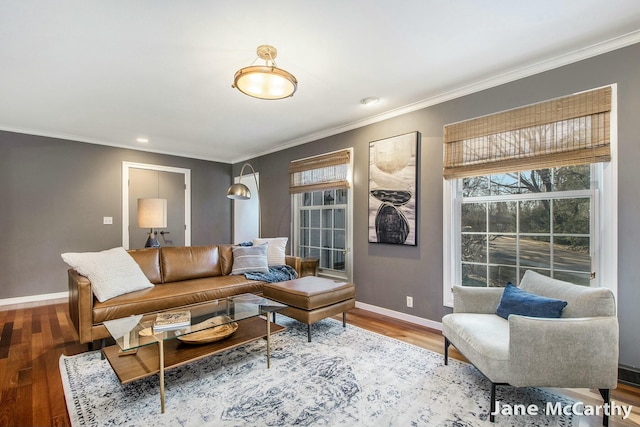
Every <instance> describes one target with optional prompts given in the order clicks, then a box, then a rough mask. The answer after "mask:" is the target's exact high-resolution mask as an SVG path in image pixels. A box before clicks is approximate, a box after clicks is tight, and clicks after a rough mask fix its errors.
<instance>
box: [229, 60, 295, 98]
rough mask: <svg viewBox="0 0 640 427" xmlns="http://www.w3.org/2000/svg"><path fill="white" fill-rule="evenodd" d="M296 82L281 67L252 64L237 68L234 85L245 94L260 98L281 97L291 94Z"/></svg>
mask: <svg viewBox="0 0 640 427" xmlns="http://www.w3.org/2000/svg"><path fill="white" fill-rule="evenodd" d="M297 86H298V82H297V80H296V78H295V77H293V75H291V74H290V73H288V72H286V71H285V70H283V69H280V68H276V67H270V66H259V65H256V66H252V67H245V68H243V69H241V70H239V71H238V72H237V73H236V75H235V79H234V87H235V88H237V89H238V90H239V91H240V92H242V93H244V94H245V95H249V96H252V97H254V98H260V99H282V98H288V97H290V96H293V94H294V93H295V91H296V88H297Z"/></svg>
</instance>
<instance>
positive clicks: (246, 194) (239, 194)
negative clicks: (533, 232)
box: [227, 163, 262, 237]
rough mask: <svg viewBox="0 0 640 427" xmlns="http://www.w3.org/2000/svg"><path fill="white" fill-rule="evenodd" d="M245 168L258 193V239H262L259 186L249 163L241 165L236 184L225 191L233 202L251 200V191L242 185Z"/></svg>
mask: <svg viewBox="0 0 640 427" xmlns="http://www.w3.org/2000/svg"><path fill="white" fill-rule="evenodd" d="M246 167H248V168H249V169H251V175H253V180H254V181H255V183H256V192H257V193H258V194H256V196H257V198H258V237H262V217H261V215H260V185H259V184H258V178H257V177H256V171H255V169H253V166H251V165H250V164H249V163H245V164H243V165H242V169H240V178H238V182H236V183H234V184H231V186H230V187H229V189H228V190H227V197H228V198H230V199H233V200H249V199H250V198H251V190H249V187H247V186H246V185H244V184H243V183H242V176H243V175H244V169H245V168H246Z"/></svg>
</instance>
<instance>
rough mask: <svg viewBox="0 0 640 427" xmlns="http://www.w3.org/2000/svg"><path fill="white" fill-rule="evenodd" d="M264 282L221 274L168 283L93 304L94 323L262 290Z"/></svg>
mask: <svg viewBox="0 0 640 427" xmlns="http://www.w3.org/2000/svg"><path fill="white" fill-rule="evenodd" d="M263 285H264V282H258V281H255V280H247V279H246V278H245V277H244V276H217V277H205V278H201V279H192V280H184V281H181V282H173V283H165V284H163V285H159V286H154V287H153V288H150V289H145V290H141V291H137V292H132V293H130V294H126V295H121V296H118V297H115V298H112V299H110V300H108V301H105V302H104V303H100V302H96V303H95V304H94V306H93V323H94V324H99V323H102V322H104V321H105V320H112V319H119V318H122V317H127V316H131V315H135V314H148V313H154V312H158V311H161V310H167V309H173V308H178V307H184V306H189V305H192V304H200V303H203V302H208V301H214V300H216V299H220V298H226V297H228V296H231V295H238V294H242V293H260V292H262V286H263Z"/></svg>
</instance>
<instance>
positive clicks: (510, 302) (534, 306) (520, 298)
mask: <svg viewBox="0 0 640 427" xmlns="http://www.w3.org/2000/svg"><path fill="white" fill-rule="evenodd" d="M566 305H567V302H566V301H562V300H558V299H553V298H547V297H543V296H540V295H536V294H532V293H529V292H526V291H523V290H522V289H518V288H516V287H515V286H513V285H512V284H511V283H508V284H507V286H506V287H505V288H504V292H503V293H502V298H501V299H500V304H499V305H498V308H497V310H496V314H497V315H498V316H500V317H502V318H504V319H508V318H509V316H510V315H512V314H519V315H521V316H529V317H548V318H558V317H560V316H561V315H562V310H563V309H564V308H565V307H566Z"/></svg>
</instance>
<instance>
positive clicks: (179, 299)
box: [68, 245, 300, 344]
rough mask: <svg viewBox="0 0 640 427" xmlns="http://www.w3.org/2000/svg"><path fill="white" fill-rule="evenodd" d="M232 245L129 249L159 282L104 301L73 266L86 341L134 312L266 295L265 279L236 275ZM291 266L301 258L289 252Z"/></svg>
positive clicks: (77, 314) (73, 308)
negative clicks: (236, 297)
mask: <svg viewBox="0 0 640 427" xmlns="http://www.w3.org/2000/svg"><path fill="white" fill-rule="evenodd" d="M232 248H233V246H232V245H212V246H183V247H164V248H148V249H139V250H131V251H128V252H129V254H130V255H131V256H132V257H133V259H134V260H135V261H136V262H137V263H138V265H140V268H141V269H142V271H143V273H144V274H145V275H146V276H147V278H148V279H149V281H150V282H151V283H153V284H154V285H156V286H154V287H152V288H148V289H143V290H140V291H135V292H130V293H128V294H124V295H120V296H117V297H115V298H111V299H109V300H106V301H104V302H99V301H98V300H97V299H96V298H95V297H94V295H93V292H92V291H91V282H90V281H89V279H88V278H86V277H84V276H81V275H80V274H78V272H77V271H75V270H73V269H70V270H69V272H68V275H69V314H70V317H71V321H72V322H73V324H74V326H75V327H76V330H77V331H78V335H79V336H80V343H82V344H85V343H93V341H96V340H101V339H104V338H108V337H109V332H108V331H107V329H106V328H105V327H104V325H103V323H102V322H104V321H105V320H111V319H118V318H122V317H127V316H131V315H134V314H144V315H149V317H150V318H151V317H153V316H155V314H156V313H157V312H159V311H162V310H167V309H174V308H185V307H189V306H193V305H197V304H200V303H203V302H207V301H212V300H216V299H220V298H225V297H228V296H232V295H238V294H242V293H255V294H261V293H262V288H263V285H264V283H265V282H260V281H255V280H249V279H247V278H246V277H245V276H244V275H234V276H230V275H229V273H231V269H232V267H233V252H232ZM286 263H287V265H290V266H291V267H293V268H294V269H295V270H296V271H297V272H299V271H300V258H298V257H293V256H287V257H286Z"/></svg>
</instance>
